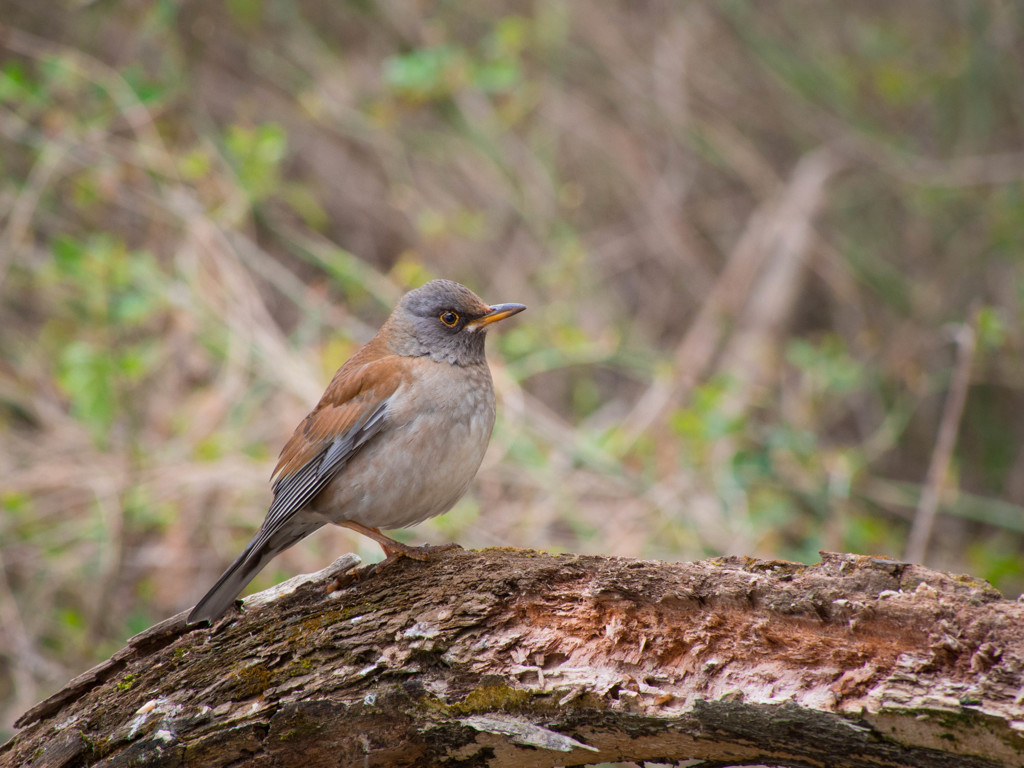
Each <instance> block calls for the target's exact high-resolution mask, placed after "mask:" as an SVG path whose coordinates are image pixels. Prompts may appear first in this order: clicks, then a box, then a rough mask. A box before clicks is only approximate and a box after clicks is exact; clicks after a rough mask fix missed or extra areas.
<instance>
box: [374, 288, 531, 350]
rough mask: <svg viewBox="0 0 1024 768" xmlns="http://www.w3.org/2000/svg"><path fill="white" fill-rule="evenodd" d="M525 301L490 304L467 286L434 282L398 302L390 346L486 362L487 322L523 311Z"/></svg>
mask: <svg viewBox="0 0 1024 768" xmlns="http://www.w3.org/2000/svg"><path fill="white" fill-rule="evenodd" d="M524 309H526V307H524V306H523V305H522V304H495V305H489V304H485V303H484V302H483V300H482V299H481V298H480V297H479V296H477V295H476V294H475V293H473V292H472V291H471V290H469V288H467V287H466V286H464V285H459V284H458V283H455V282H452V281H451V280H431V281H430V282H429V283H427V284H426V285H423V286H421V287H419V288H417V289H416V290H414V291H409V293H407V294H405V296H403V297H402V300H401V301H399V302H398V306H397V307H395V311H394V312H392V313H391V317H390V318H388V322H387V324H386V325H385V328H387V329H388V334H387V337H388V346H390V347H391V349H392V350H394V352H395V353H396V354H399V355H403V356H406V357H423V356H427V357H430V358H432V359H433V360H436V361H438V362H445V363H451V364H453V365H472V364H474V363H482V362H484V337H485V335H486V334H485V331H486V329H487V326H488V325H490V324H491V323H493V322H496V321H498V320H503V319H505V318H506V317H511V316H512V315H514V314H516V313H518V312H522V311H523V310H524Z"/></svg>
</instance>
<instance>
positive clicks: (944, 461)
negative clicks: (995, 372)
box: [904, 315, 977, 563]
mask: <svg viewBox="0 0 1024 768" xmlns="http://www.w3.org/2000/svg"><path fill="white" fill-rule="evenodd" d="M976 319H977V318H976V315H975V318H974V319H973V320H972V323H974V322H976ZM954 339H955V341H956V362H955V363H954V367H953V379H952V381H951V382H950V385H949V395H948V396H947V397H946V404H945V407H944V408H943V409H942V420H941V421H940V422H939V433H938V437H937V438H936V440H935V448H934V450H933V451H932V458H931V463H930V464H929V465H928V475H927V476H926V477H925V481H924V488H923V490H922V492H921V501H920V503H919V504H918V506H917V513H916V514H915V515H914V524H913V525H912V526H911V528H910V536H909V537H908V539H907V548H906V550H905V552H904V558H905V559H906V560H909V561H910V562H912V563H920V562H922V561H923V560H924V559H925V554H926V553H927V551H928V540H929V539H930V538H931V535H932V528H933V527H934V526H935V513H936V511H937V510H938V508H939V498H940V496H941V495H942V489H943V487H944V486H945V483H946V476H947V475H948V474H949V463H950V460H951V459H952V458H953V448H954V447H955V446H956V436H957V432H958V431H959V429H960V419H961V417H962V416H963V413H964V403H966V402H967V390H968V389H969V387H970V383H971V364H972V363H973V362H974V350H975V345H976V333H975V329H974V327H973V326H972V325H971V324H968V323H965V324H963V325H961V326H959V327H957V329H956V331H955V335H954Z"/></svg>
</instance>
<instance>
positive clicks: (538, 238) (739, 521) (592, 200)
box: [0, 0, 1024, 738]
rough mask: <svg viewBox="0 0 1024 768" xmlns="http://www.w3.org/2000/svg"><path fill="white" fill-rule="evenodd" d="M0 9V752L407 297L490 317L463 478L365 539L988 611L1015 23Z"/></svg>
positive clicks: (196, 585)
mask: <svg viewBox="0 0 1024 768" xmlns="http://www.w3.org/2000/svg"><path fill="white" fill-rule="evenodd" d="M0 19H2V22H0V437H2V439H0V738H5V737H7V736H9V735H10V734H11V725H10V724H11V723H12V722H13V720H14V718H15V717H16V715H17V714H19V713H20V712H21V711H23V710H24V709H26V708H27V707H28V706H30V705H31V704H33V703H34V702H36V701H37V700H38V699H40V698H41V697H43V696H45V695H47V694H49V693H51V692H53V691H54V690H56V689H57V688H59V687H61V686H62V685H63V684H64V683H65V682H66V681H67V680H68V678H70V677H71V676H72V675H74V674H77V673H79V672H81V671H83V670H84V669H86V668H87V667H89V666H91V665H92V664H93V663H95V662H97V661H99V660H101V659H103V658H106V657H107V656H108V655H109V654H110V653H112V652H113V651H115V650H117V649H118V648H120V647H121V646H122V645H123V643H124V641H125V639H126V638H127V637H128V636H129V635H131V634H133V633H136V632H138V631H141V630H142V629H144V628H146V627H147V626H149V625H151V624H152V623H154V622H156V621H158V620H160V619H163V618H165V617H167V616H170V615H172V614H174V613H176V612H178V611H181V610H183V609H185V608H187V607H188V606H190V605H192V604H193V602H194V601H195V600H196V599H197V598H198V597H199V596H200V595H201V594H202V593H203V592H205V590H206V589H207V588H208V587H209V586H210V584H211V583H212V581H213V580H214V579H215V578H216V576H217V575H218V574H219V573H220V571H221V569H222V568H223V567H224V566H225V565H226V564H227V563H228V562H229V561H230V560H231V559H233V558H234V556H235V555H236V554H237V552H238V551H239V550H240V549H241V547H242V546H243V545H244V544H245V542H246V541H248V539H249V537H250V536H251V535H252V533H253V532H254V531H255V529H256V528H257V526H258V525H259V523H260V522H261V521H262V519H263V516H264V513H265V511H266V507H267V505H268V503H269V501H270V498H271V496H270V488H269V484H268V477H269V474H270V470H271V468H272V466H273V464H274V462H275V458H276V455H277V452H278V450H279V449H280V447H281V445H282V444H283V443H284V441H285V440H286V439H287V437H288V436H289V434H290V433H291V430H292V429H293V428H294V426H295V425H296V424H297V423H298V421H299V420H300V419H301V418H302V417H303V416H304V415H305V414H306V412H307V411H308V410H309V408H310V407H311V406H312V405H313V404H314V403H315V402H316V400H317V399H318V397H319V395H320V393H321V391H322V389H323V387H324V385H325V384H326V382H327V381H328V379H329V378H330V376H331V374H332V373H333V371H334V370H335V368H337V367H338V366H339V365H340V364H341V363H342V362H344V360H345V359H346V358H347V357H348V356H349V355H350V354H351V353H352V352H353V351H354V350H355V349H357V348H358V347H359V345H361V344H362V343H363V342H365V341H366V340H367V339H368V338H369V337H370V336H371V335H372V333H373V332H374V331H375V330H376V328H377V327H378V326H379V324H380V323H381V322H382V321H383V319H384V318H385V317H386V316H387V313H388V311H389V310H390V308H391V306H392V305H393V303H394V302H395V301H396V299H397V298H398V297H399V296H400V295H401V294H402V293H403V292H404V291H405V290H407V289H408V288H410V287H415V286H417V285H419V284H421V283H422V282H424V281H426V280H428V279H430V278H432V277H447V278H452V279H455V280H459V281H461V282H464V283H466V284H468V285H469V286H470V287H472V288H473V289H474V290H476V291H477V292H478V293H479V294H480V295H481V296H483V297H484V298H485V299H486V300H489V301H491V302H499V301H517V302H523V303H525V304H527V305H529V311H528V312H527V313H524V314H523V315H521V316H519V317H517V318H516V319H515V320H513V321H511V322H509V323H508V324H503V326H502V327H501V328H500V329H499V330H498V331H497V332H495V333H492V334H491V341H490V343H489V355H490V357H491V360H492V369H493V370H494V375H495V380H496V385H497V388H498V391H499V399H500V403H499V420H498V424H497V427H496V429H495V435H494V439H493V441H492V445H491V450H490V452H489V453H488V455H487V458H486V460H485V463H484V466H483V467H482V469H481V471H480V474H479V477H478V479H477V481H476V483H475V485H474V487H473V490H472V492H471V493H470V495H469V496H468V497H467V498H466V499H464V500H463V501H462V502H460V503H459V505H458V506H457V507H456V508H455V509H454V510H453V511H452V512H450V513H449V514H448V515H446V516H444V517H442V518H439V519H437V520H434V521H431V522H429V523H426V524H424V525H421V526H419V527H418V528H416V529H413V530H410V531H404V532H400V533H399V534H398V536H399V537H400V538H402V539H403V540H405V541H409V542H414V543H422V542H434V543H440V542H446V541H452V540H454V541H458V542H459V543H461V544H463V545H464V546H466V547H487V546H514V547H537V548H542V549H546V550H549V551H556V552H559V551H571V552H585V553H601V554H609V555H621V556H628V557H642V558H658V559H664V560H680V559H694V558H701V557H705V556H709V555H718V554H727V553H732V554H744V555H751V556H757V557H778V558H787V559H794V560H799V561H804V562H808V563H811V562H815V561H817V559H818V555H817V553H818V551H819V550H820V549H828V550H838V551H849V552H858V553H867V554H879V555H888V556H892V557H905V556H906V557H908V558H910V559H914V560H920V561H923V562H924V563H926V564H927V565H929V566H932V567H935V568H939V569H944V570H951V571H955V572H966V573H970V574H972V575H974V576H978V577H982V578H985V579H989V580H991V581H992V582H993V583H994V584H995V585H996V586H998V587H999V588H1000V589H1002V590H1003V591H1004V592H1005V593H1006V594H1007V595H1009V596H1011V597H1013V596H1016V595H1017V594H1018V593H1019V592H1020V591H1021V590H1022V589H1024V559H1022V549H1024V514H1022V511H1024V510H1022V505H1024V449H1022V446H1024V360H1022V355H1021V352H1022V348H1024V336H1022V329H1021V311H1022V302H1024V272H1022V269H1021V264H1022V260H1024V248H1022V246H1024V188H1022V180H1024V146H1022V144H1024V139H1022V137H1024V98H1022V95H1024V93H1022V88H1024V86H1022V83H1024V41H1022V40H1021V30H1022V29H1024V5H1021V4H1018V3H1013V2H1002V3H1001V2H962V3H932V2H906V3H890V2H862V3H857V4H856V5H855V6H854V5H843V6H842V8H841V9H840V6H838V5H835V4H823V3H819V2H816V1H815V0H803V1H789V2H779V3H770V4H769V3H763V4H762V3H753V2H742V1H740V0H734V1H730V2H719V3H698V2H668V1H665V2H635V1H633V2H625V1H623V2H604V3H600V4H593V3H570V2H568V0H563V1H562V2H557V1H552V2H536V3H527V2H503V1H501V0H487V1H485V2H477V3H472V4H470V3H452V2H426V1H425V0H424V1H419V0H400V1H398V2H391V3H387V4H379V5H378V4H376V3H372V2H366V0H360V1H357V0H352V1H351V2H339V1H338V0H301V1H298V2H295V1H292V0H289V1H286V0H265V1H262V0H227V1H226V2H224V3H204V2H200V0H157V1H156V2H153V1H152V0H134V1H132V0H129V1H126V2H88V1H85V2H73V3H65V4H56V5H55V7H50V8H48V7H47V4H46V3H39V2H34V1H33V0H0ZM346 551H356V552H358V553H359V554H360V555H362V556H363V557H364V559H368V560H370V559H378V558H379V557H380V551H379V548H378V547H377V546H376V545H375V544H373V543H372V542H369V541H368V540H365V539H362V538H359V537H358V536H355V535H353V534H351V533H349V532H347V531H345V530H341V529H339V530H323V531H321V532H320V533H318V534H316V535H315V536H313V537H311V538H310V539H308V540H307V541H305V542H304V543H302V544H301V545H299V546H297V547H295V548H294V549H292V550H291V551H289V552H288V553H287V554H285V555H283V556H281V557H279V558H278V559H277V560H276V561H275V562H274V563H273V564H272V565H271V566H270V567H269V568H268V569H267V570H266V571H265V572H264V573H263V574H261V575H260V577H259V578H258V579H257V580H256V582H255V583H254V585H253V586H254V588H265V587H267V586H268V585H270V584H272V583H274V582H275V581H278V580H280V579H283V578H285V577H288V576H291V575H294V574H296V573H299V572H304V571H311V570H316V569H318V568H321V567H324V566H326V565H327V564H329V563H330V562H331V561H332V560H333V559H334V557H336V556H337V555H339V554H341V553H343V552H346Z"/></svg>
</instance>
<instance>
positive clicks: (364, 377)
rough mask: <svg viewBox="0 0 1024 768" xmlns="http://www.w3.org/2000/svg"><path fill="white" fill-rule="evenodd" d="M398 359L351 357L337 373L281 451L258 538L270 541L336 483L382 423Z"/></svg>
mask: <svg viewBox="0 0 1024 768" xmlns="http://www.w3.org/2000/svg"><path fill="white" fill-rule="evenodd" d="M393 363H394V358H393V357H391V356H386V357H381V358H378V359H376V360H370V361H369V362H364V361H362V360H357V359H356V358H353V359H352V360H350V361H349V362H348V363H346V364H345V365H344V366H342V368H341V369H340V370H339V371H338V373H337V374H335V376H334V379H333V381H331V383H330V385H329V386H328V387H327V391H325V392H324V395H323V397H322V398H321V399H320V402H319V403H318V404H317V406H316V408H314V409H313V410H312V412H311V413H310V414H309V415H308V416H307V417H306V418H305V419H304V420H303V422H302V423H301V424H300V425H299V426H298V428H297V429H296V430H295V432H294V434H293V435H292V436H291V439H289V440H288V442H287V443H285V446H284V448H283V449H281V456H280V458H279V460H278V463H277V468H276V469H275V470H274V474H273V477H272V482H273V489H274V501H273V503H272V504H271V505H270V509H269V510H268V512H267V518H266V520H264V521H263V525H262V526H261V527H260V531H259V534H258V535H257V537H258V538H268V539H269V538H270V537H271V536H272V535H273V534H274V533H276V532H277V531H278V530H280V529H281V527H282V526H283V525H285V524H286V523H287V522H288V520H290V519H291V518H292V516H293V515H295V513H296V512H298V511H299V510H300V509H302V508H303V507H304V506H306V504H308V503H309V502H310V501H311V500H312V499H313V497H314V496H316V495H317V494H318V493H320V491H322V490H323V489H324V487H325V486H326V485H327V484H328V483H329V482H330V481H331V480H332V479H334V478H335V477H336V476H337V474H338V472H340V471H341V469H342V468H343V467H344V466H345V464H347V463H348V461H349V459H351V458H352V456H354V455H355V453H356V452H357V451H358V450H359V449H360V448H361V447H362V446H363V445H365V444H366V442H367V441H368V440H370V439H372V438H373V437H374V435H376V434H377V433H378V432H379V431H380V429H381V427H382V426H383V425H384V422H385V418H386V415H387V409H388V404H389V403H390V400H391V397H392V396H393V395H394V394H395V392H396V391H397V390H398V388H399V387H400V386H401V385H402V383H403V377H402V376H400V375H385V372H387V373H390V374H394V370H395V369H394V367H393Z"/></svg>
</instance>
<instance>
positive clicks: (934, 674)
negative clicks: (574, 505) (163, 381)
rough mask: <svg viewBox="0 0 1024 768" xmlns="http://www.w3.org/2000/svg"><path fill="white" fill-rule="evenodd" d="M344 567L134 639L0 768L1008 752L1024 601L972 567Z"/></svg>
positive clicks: (565, 561) (469, 556)
mask: <svg viewBox="0 0 1024 768" xmlns="http://www.w3.org/2000/svg"><path fill="white" fill-rule="evenodd" d="M357 562H358V560H357V559H356V558H355V557H354V556H347V557H345V558H341V559H340V560H339V561H337V562H336V563H335V564H334V565H333V566H332V567H331V568H329V569H326V570H325V571H321V572H320V573H318V574H313V575H311V576H306V577H297V578H296V579H293V580H291V581H290V582H286V583H285V584H283V585H281V586H279V587H277V588H275V589H273V590H268V591H267V592H264V593H260V594H259V595H254V596H253V597H250V598H248V599H247V600H246V608H245V610H244V612H235V613H233V614H231V615H229V616H228V617H227V618H225V619H222V620H221V621H220V622H218V624H217V625H216V626H214V627H213V628H195V627H187V626H186V625H185V623H184V615H185V614H181V615H179V616H175V617H174V618H172V619H168V620H167V621H165V622H163V623H161V624H158V625H156V626H155V627H153V628H151V629H150V630H147V631H146V632H144V633H142V634H141V635H138V636H137V637H135V638H133V639H132V640H131V641H130V642H129V645H128V646H127V647H126V648H125V649H123V650H122V651H120V652H119V653H117V654H115V656H114V657H112V658H111V659H110V660H109V661H107V662H105V663H104V664H101V665H100V666H98V667H96V668H95V669H93V670H90V671H89V672H87V673H86V674H84V675H82V676H80V677H79V678H76V680H74V681H72V682H71V683H70V684H69V686H68V687H67V688H65V689H64V690H63V691H61V692H60V693H58V694H56V695H55V696H53V697H51V698H50V699H48V700H47V701H45V702H43V703H41V704H39V705H37V706H36V707H34V708H33V709H32V710H30V711H29V712H27V713H26V714H25V715H24V716H23V717H22V718H21V720H20V721H19V723H18V725H19V727H22V728H24V730H22V731H21V732H20V733H19V734H18V735H17V736H15V737H14V739H12V740H11V741H10V742H8V743H7V744H6V745H4V746H3V747H0V764H2V765H11V766H15V765H18V766H20V765H32V766H38V768H65V767H70V766H93V765H103V766H111V767H113V766H128V765H146V766H204V767H207V766H228V765H243V764H244V765H255V766H271V765H273V766H300V767H301V768H314V766H421V765H422V766H426V765H449V766H455V765H458V766H564V765H586V764H591V763H599V762H608V761H620V760H630V761H642V760H648V761H667V762H670V761H679V760H684V759H690V760H699V761H705V764H707V765H716V766H721V765H752V764H757V763H768V764H771V765H793V766H820V765H844V766H958V767H959V768H963V767H965V766H966V767H967V768H973V767H975V766H979V767H980V766H1003V765H1021V764H1024V736H1022V731H1024V703H1022V702H1024V687H1022V686H1024V676H1022V672H1024V605H1021V604H1019V603H1017V602H1014V601H1010V600H1006V599H1004V598H1003V597H1002V596H1001V595H1000V594H999V593H998V592H997V591H996V590H994V589H993V588H992V587H990V586H989V585H988V584H986V583H984V582H980V581H977V580H975V579H972V578H969V577H965V576H950V575H947V574H942V573H937V572H934V571H930V570H927V569H925V568H922V567H920V566H916V565H910V564H908V563H903V562H897V561H892V560H885V559H880V558H870V557H861V556H854V555H838V554H830V553H822V562H821V563H819V564H817V565H814V566H804V565H801V564H798V563H790V562H781V561H759V560H753V559H747V558H735V557H734V558H718V559H713V560H707V561H703V562H699V563H661V562H652V561H636V560H626V559H618V558H607V557H592V556H577V555H558V556H555V555H548V554H543V553H539V552H531V551H517V550H504V549H490V550H484V551H480V552H466V551H456V552H448V553H444V554H439V555H436V556H434V557H432V558H431V560H430V561H429V562H426V563H420V562H414V561H412V560H401V561H398V562H396V563H394V564H392V565H390V566H388V567H387V568H385V569H383V570H382V571H380V572H378V573H376V574H373V575H366V574H365V573H364V574H361V575H360V574H359V572H353V571H351V569H352V567H353V566H354V565H355V564H356V563H357ZM357 576H359V577H358V578H357ZM331 584H333V587H329V585H331Z"/></svg>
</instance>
